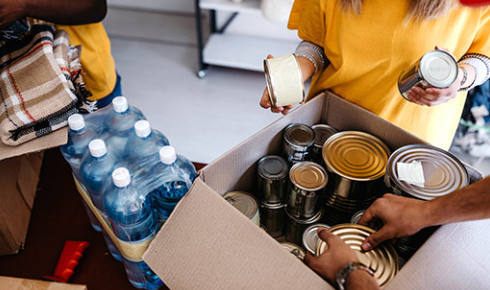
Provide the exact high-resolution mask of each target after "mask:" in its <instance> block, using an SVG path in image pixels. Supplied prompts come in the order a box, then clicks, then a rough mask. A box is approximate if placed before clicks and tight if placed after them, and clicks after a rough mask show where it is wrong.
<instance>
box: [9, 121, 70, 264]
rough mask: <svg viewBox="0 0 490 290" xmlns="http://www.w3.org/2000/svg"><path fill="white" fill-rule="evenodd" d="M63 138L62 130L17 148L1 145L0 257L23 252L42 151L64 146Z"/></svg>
mask: <svg viewBox="0 0 490 290" xmlns="http://www.w3.org/2000/svg"><path fill="white" fill-rule="evenodd" d="M66 136H67V131H66V129H62V130H58V131H56V132H54V133H52V134H49V135H46V136H44V137H42V138H39V139H36V140H33V141H30V142H28V143H25V144H22V145H20V146H17V147H10V146H6V145H4V144H3V143H2V144H0V201H1V202H0V255H8V254H16V253H18V252H19V249H22V248H23V244H24V243H25V239H26V235H27V228H28V226H29V220H30V217H31V210H32V207H33V205H34V197H35V195H36V189H37V183H38V181H39V173H40V172H41V164H42V157H43V154H42V152H41V151H42V150H44V149H47V148H51V147H56V146H59V145H61V144H65V143H66V138H67V137H66ZM0 143H1V142H0Z"/></svg>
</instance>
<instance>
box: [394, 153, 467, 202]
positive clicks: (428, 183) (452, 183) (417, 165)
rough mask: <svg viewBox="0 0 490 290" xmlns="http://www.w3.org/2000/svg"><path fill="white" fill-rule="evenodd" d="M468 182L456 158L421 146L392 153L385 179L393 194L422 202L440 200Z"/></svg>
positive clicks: (464, 171)
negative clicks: (437, 198) (439, 198)
mask: <svg viewBox="0 0 490 290" xmlns="http://www.w3.org/2000/svg"><path fill="white" fill-rule="evenodd" d="M407 176H408V177H409V178H407ZM413 176H416V177H414V178H412V177H413ZM469 182H470V179H469V176H468V172H467V171H466V168H465V167H464V165H463V164H462V163H461V162H460V161H459V160H458V158H456V157H454V155H452V154H451V153H449V152H447V151H444V150H442V149H440V148H437V147H434V146H430V145H422V144H416V145H407V146H403V147H400V148H399V149H398V150H396V151H395V152H393V154H391V156H390V158H389V160H388V166H387V169H386V176H385V183H386V185H387V186H388V187H389V188H390V189H391V190H392V192H393V193H395V194H398V195H403V196H408V197H414V198H418V199H422V200H431V199H434V198H436V197H439V196H443V195H445V194H448V193H450V192H453V191H455V190H457V189H459V188H462V187H465V186H467V185H468V184H469Z"/></svg>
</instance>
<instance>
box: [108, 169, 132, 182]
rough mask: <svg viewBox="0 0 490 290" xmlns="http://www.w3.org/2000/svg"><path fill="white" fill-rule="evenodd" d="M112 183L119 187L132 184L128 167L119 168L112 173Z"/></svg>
mask: <svg viewBox="0 0 490 290" xmlns="http://www.w3.org/2000/svg"><path fill="white" fill-rule="evenodd" d="M112 181H113V182H114V185H115V186H117V187H126V186H128V185H129V184H130V183H131V175H130V174H129V170H128V169H127V168H126V167H118V168H116V169H114V171H113V172H112Z"/></svg>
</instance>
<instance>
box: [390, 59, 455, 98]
mask: <svg viewBox="0 0 490 290" xmlns="http://www.w3.org/2000/svg"><path fill="white" fill-rule="evenodd" d="M457 77H458V63H457V60H456V59H455V58H454V56H453V55H451V54H450V53H448V52H447V51H444V50H437V49H436V50H432V51H429V52H428V53H426V54H424V55H423V56H422V57H421V58H420V59H419V60H418V61H416V62H415V63H414V64H412V65H411V66H410V67H408V68H407V69H406V70H404V71H403V72H402V73H401V75H400V77H399V78H398V90H399V91H400V93H401V94H402V96H403V97H404V98H405V99H407V96H408V93H409V92H410V90H411V89H412V88H414V87H416V86H418V87H421V88H423V89H426V88H429V87H434V88H447V87H449V86H450V85H451V84H452V83H454V81H456V78H457ZM407 100H408V99H407Z"/></svg>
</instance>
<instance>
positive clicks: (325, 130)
mask: <svg viewBox="0 0 490 290" xmlns="http://www.w3.org/2000/svg"><path fill="white" fill-rule="evenodd" d="M311 128H312V129H313V131H315V147H319V148H322V147H323V144H324V143H325V141H327V139H328V138H329V137H330V136H332V135H333V134H335V133H337V132H338V131H337V129H335V128H334V127H331V126H329V125H326V124H315V125H313V126H311Z"/></svg>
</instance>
